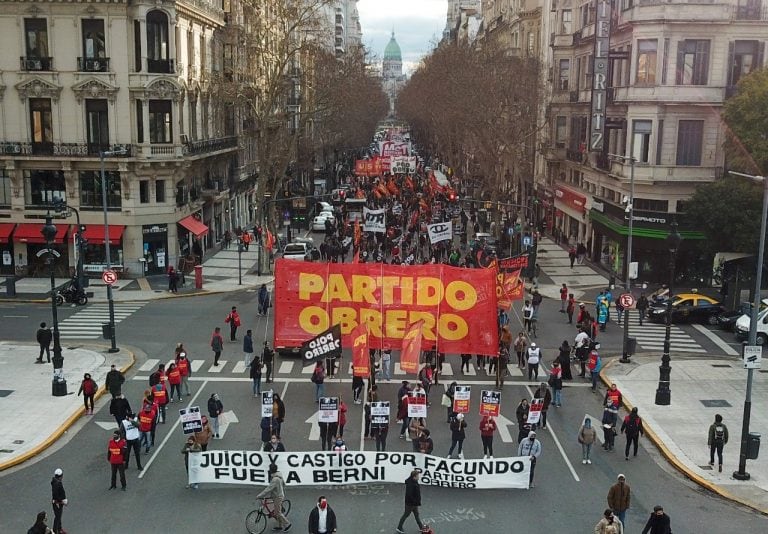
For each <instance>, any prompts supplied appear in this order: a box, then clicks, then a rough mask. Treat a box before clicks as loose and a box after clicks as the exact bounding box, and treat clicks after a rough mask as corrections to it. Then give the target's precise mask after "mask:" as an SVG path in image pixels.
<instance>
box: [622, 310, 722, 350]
mask: <svg viewBox="0 0 768 534" xmlns="http://www.w3.org/2000/svg"><path fill="white" fill-rule="evenodd" d="M622 326H623V325H622ZM666 328H667V327H666V325H664V324H659V323H652V322H650V321H648V320H647V319H646V320H644V321H643V326H640V314H639V312H638V311H637V310H630V312H629V337H633V338H635V339H636V340H637V345H638V347H640V348H642V349H650V350H658V351H661V350H663V348H664V336H665V334H666ZM669 340H670V346H669V350H670V352H691V353H705V352H707V351H706V349H705V348H704V347H702V346H701V345H700V344H699V343H698V342H696V340H694V339H693V338H692V337H691V336H690V335H688V334H687V333H686V332H685V331H684V330H683V329H682V328H680V327H679V326H677V325H672V327H671V328H670V337H669Z"/></svg>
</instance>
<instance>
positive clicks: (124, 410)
mask: <svg viewBox="0 0 768 534" xmlns="http://www.w3.org/2000/svg"><path fill="white" fill-rule="evenodd" d="M132 412H133V410H131V405H130V403H129V402H128V399H126V398H125V395H119V396H118V397H115V398H114V399H112V401H111V402H110V403H109V415H111V416H112V417H114V418H115V422H116V423H117V428H118V429H122V428H123V419H125V415H126V414H128V413H132Z"/></svg>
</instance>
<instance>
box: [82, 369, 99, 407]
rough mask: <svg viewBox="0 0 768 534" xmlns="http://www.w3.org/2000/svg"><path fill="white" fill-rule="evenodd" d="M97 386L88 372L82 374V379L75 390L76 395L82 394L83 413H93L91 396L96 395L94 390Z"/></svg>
mask: <svg viewBox="0 0 768 534" xmlns="http://www.w3.org/2000/svg"><path fill="white" fill-rule="evenodd" d="M98 389H99V386H98V385H97V384H96V382H95V381H94V380H93V378H91V374H90V373H85V374H84V375H83V380H82V382H80V389H79V390H77V396H78V397H79V396H80V394H81V393H82V394H83V404H84V405H85V415H93V397H94V395H96V391H97V390H98Z"/></svg>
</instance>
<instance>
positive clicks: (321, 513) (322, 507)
mask: <svg viewBox="0 0 768 534" xmlns="http://www.w3.org/2000/svg"><path fill="white" fill-rule="evenodd" d="M307 528H308V530H309V534H329V533H330V532H336V529H337V525H336V513H335V512H334V511H333V508H331V506H330V505H329V504H328V499H326V498H325V495H320V497H319V498H318V499H317V506H315V507H314V508H312V511H311V512H309V522H308V525H307Z"/></svg>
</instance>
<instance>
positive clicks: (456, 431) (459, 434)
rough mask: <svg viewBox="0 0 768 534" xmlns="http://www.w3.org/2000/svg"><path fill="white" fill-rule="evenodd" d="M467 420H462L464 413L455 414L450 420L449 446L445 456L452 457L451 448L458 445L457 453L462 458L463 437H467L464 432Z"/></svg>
mask: <svg viewBox="0 0 768 534" xmlns="http://www.w3.org/2000/svg"><path fill="white" fill-rule="evenodd" d="M466 428H467V422H466V421H465V420H464V414H463V413H460V414H456V417H455V418H453V420H452V421H451V448H450V449H448V456H447V458H453V450H454V449H455V448H456V446H457V445H458V446H459V448H458V451H457V452H458V454H459V458H460V459H462V460H463V459H464V452H463V451H462V448H463V447H464V438H466V437H467V433H466Z"/></svg>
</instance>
